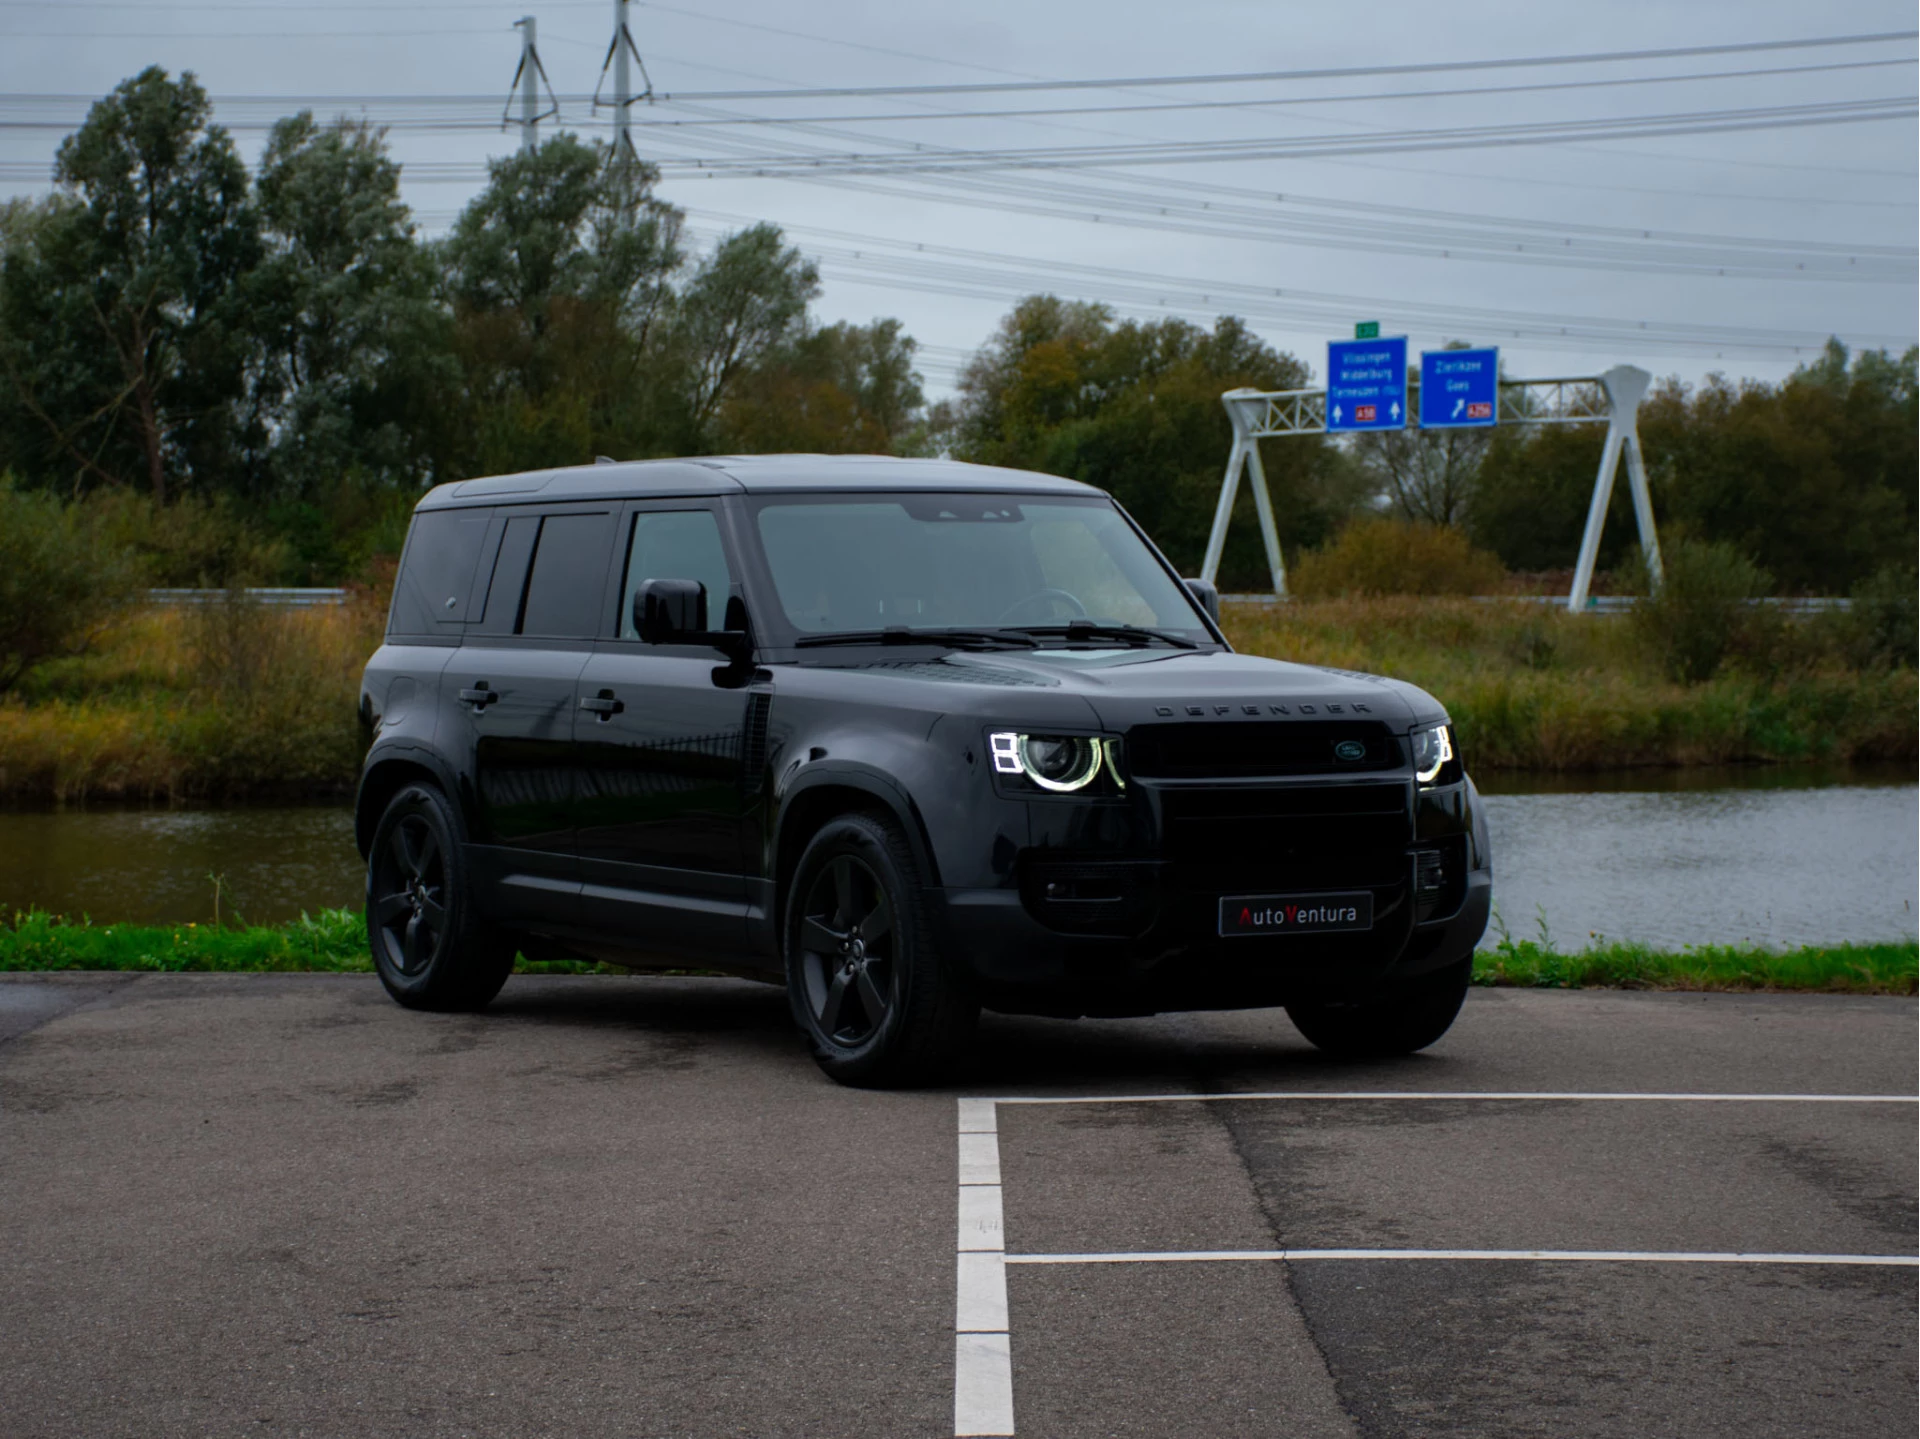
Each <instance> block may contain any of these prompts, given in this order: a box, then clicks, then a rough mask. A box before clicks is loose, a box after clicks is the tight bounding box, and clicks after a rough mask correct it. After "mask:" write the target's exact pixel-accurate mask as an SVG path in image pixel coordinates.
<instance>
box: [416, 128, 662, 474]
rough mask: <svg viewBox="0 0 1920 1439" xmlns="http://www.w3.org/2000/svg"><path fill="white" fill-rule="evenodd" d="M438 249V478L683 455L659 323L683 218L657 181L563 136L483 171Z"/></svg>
mask: <svg viewBox="0 0 1920 1439" xmlns="http://www.w3.org/2000/svg"><path fill="white" fill-rule="evenodd" d="M488 171H489V179H488V183H487V188H486V189H485V190H484V191H482V192H481V194H479V195H478V196H476V197H475V198H474V200H473V201H472V202H471V203H470V204H469V205H468V206H467V208H466V210H465V211H463V212H462V214H461V216H460V219H459V221H458V222H457V223H456V224H455V226H454V230H453V233H452V234H451V235H450V236H449V237H448V238H447V240H446V241H445V242H444V243H443V244H442V245H441V246H440V247H439V249H438V253H437V258H438V259H439V260H440V262H441V264H442V265H443V267H444V268H445V270H446V273H447V281H446V290H447V294H448V297H449V299H450V300H451V303H452V309H453V316H454V339H453V344H454V354H455V362H456V364H457V365H458V367H459V371H460V374H461V377H462V378H461V382H460V385H459V387H458V388H459V397H458V403H456V404H453V405H449V406H447V407H446V409H445V411H444V412H445V413H446V414H447V416H448V418H449V424H448V425H447V427H446V429H445V430H444V431H443V432H442V444H441V455H442V460H441V465H442V467H443V468H444V469H446V470H447V471H448V472H449V473H487V472H490V471H500V470H513V469H523V468H531V467H535V466H539V465H551V464H577V463H581V462H583V461H585V460H588V459H590V458H592V456H593V455H594V454H596V453H608V454H622V455H635V454H639V455H644V454H649V453H660V452H661V451H663V450H672V449H675V448H679V446H677V445H675V444H674V443H673V440H674V439H677V438H679V437H680V436H682V435H684V433H685V431H686V428H687V426H686V424H685V421H684V412H685V401H684V397H683V392H684V386H682V385H677V384H674V383H671V382H667V383H663V381H667V379H668V377H667V374H666V371H667V370H668V368H669V366H668V364H667V362H666V361H665V359H664V358H663V355H662V348H663V344H662V340H661V337H660V333H659V332H660V330H661V329H662V324H661V322H662V320H663V319H664V318H665V317H666V316H667V315H668V314H669V313H670V312H671V311H672V309H673V306H674V292H673V289H672V285H671V280H672V277H673V274H674V272H675V271H676V270H677V269H678V267H679V265H680V263H681V254H680V250H679V234H680V213H679V211H677V210H675V209H674V208H673V207H672V206H670V205H667V204H665V203H663V202H661V201H659V200H657V199H655V198H654V197H653V195H652V186H653V183H654V181H655V179H656V177H657V171H655V170H654V169H653V168H652V167H650V166H646V165H641V164H637V163H634V162H632V161H630V160H629V161H626V162H624V163H621V164H614V163H611V157H610V156H609V154H608V152H607V147H605V146H604V145H601V144H598V143H595V144H592V145H589V144H586V143H585V142H583V141H581V140H579V139H578V138H577V137H575V136H573V135H569V134H560V135H556V136H555V137H554V138H553V139H551V140H549V141H547V142H546V143H545V144H543V145H540V146H539V147H537V148H536V149H533V150H530V151H524V152H521V153H518V154H515V155H513V156H510V157H508V158H506V159H502V160H495V161H492V162H490V164H489V166H488Z"/></svg>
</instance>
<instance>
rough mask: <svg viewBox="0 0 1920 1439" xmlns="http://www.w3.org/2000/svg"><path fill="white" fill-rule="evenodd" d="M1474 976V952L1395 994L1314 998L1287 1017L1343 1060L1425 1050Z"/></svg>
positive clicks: (1442, 1031)
mask: <svg viewBox="0 0 1920 1439" xmlns="http://www.w3.org/2000/svg"><path fill="white" fill-rule="evenodd" d="M1472 978H1473V956H1472V955H1468V956H1467V957H1466V958H1465V959H1463V960H1461V961H1459V963H1457V964H1452V965H1449V966H1448V967H1447V968H1445V969H1443V970H1440V971H1439V972H1438V973H1436V974H1433V975H1430V976H1427V977H1425V978H1424V979H1422V980H1421V981H1420V984H1419V987H1418V988H1417V989H1414V990H1411V991H1409V992H1406V993H1403V994H1400V995H1396V996H1395V997H1394V998H1392V999H1385V1000H1373V1001H1361V1002H1357V1003H1351V1004H1341V1003H1332V1002H1328V1001H1324V1000H1309V1001H1303V1002H1301V1003H1297V1004H1290V1005H1288V1006H1287V1018H1288V1019H1291V1020H1292V1021H1293V1026H1294V1028H1295V1029H1297V1030H1299V1031H1300V1032H1301V1033H1302V1034H1304V1035H1305V1036H1306V1037H1307V1038H1308V1039H1309V1040H1310V1041H1312V1043H1313V1046H1314V1047H1315V1048H1316V1049H1320V1050H1324V1051H1325V1052H1326V1053H1328V1054H1332V1055H1337V1056H1339V1057H1340V1058H1342V1059H1380V1058H1385V1057H1387V1056H1389V1055H1395V1054H1412V1053H1413V1052H1414V1051H1415V1050H1420V1049H1425V1048H1426V1047H1427V1046H1428V1045H1429V1044H1432V1043H1433V1042H1434V1041H1435V1040H1437V1039H1439V1038H1440V1036H1441V1035H1443V1034H1445V1033H1446V1032H1447V1030H1448V1029H1450V1028H1451V1027H1452V1026H1453V1021H1454V1017H1455V1016H1456V1015H1458V1014H1459V1013H1460V1006H1461V1004H1463V1003H1464V1002H1465V1001H1466V997H1467V986H1468V984H1469V983H1470V982H1471V980H1472Z"/></svg>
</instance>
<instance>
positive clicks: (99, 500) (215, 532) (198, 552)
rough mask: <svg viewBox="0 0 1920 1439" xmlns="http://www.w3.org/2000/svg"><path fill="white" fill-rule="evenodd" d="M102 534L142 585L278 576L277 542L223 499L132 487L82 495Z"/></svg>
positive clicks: (268, 580) (266, 581) (282, 563)
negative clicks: (133, 563)
mask: <svg viewBox="0 0 1920 1439" xmlns="http://www.w3.org/2000/svg"><path fill="white" fill-rule="evenodd" d="M86 508H87V509H88V510H89V511H90V512H92V514H93V516H94V517H95V523H96V525H97V527H98V529H99V531H100V533H101V534H102V535H104V536H105V537H106V538H107V539H108V540H110V541H111V542H112V543H114V544H116V545H118V546H120V547H121V548H123V549H125V550H128V551H130V552H131V553H132V554H133V555H134V556H135V557H137V558H138V560H139V562H140V568H141V571H142V574H143V575H144V577H145V581H146V583H147V584H149V585H158V586H161V587H163V588H182V589H202V588H205V589H218V588H222V587H224V586H227V585H272V584H280V583H283V582H284V580H283V576H284V574H285V572H286V570H287V568H288V560H287V546H286V544H285V542H284V541H281V540H277V539H274V538H272V537H270V536H268V535H265V534H262V533H261V532H260V530H259V529H258V528H257V527H256V526H255V525H254V524H253V523H252V522H250V521H249V520H247V519H246V518H245V517H244V516H242V515H241V514H240V512H239V509H238V507H237V506H236V505H234V503H233V502H232V501H230V500H227V499H224V498H222V499H215V500H201V499H195V498H193V497H191V496H188V497H185V498H182V499H178V500H175V501H174V502H173V503H172V504H165V505H163V504H159V503H156V502H155V501H154V500H153V499H152V498H151V497H150V496H147V495H141V494H136V493H134V492H133V491H131V490H114V491H109V492H107V493H104V494H98V495H95V496H93V497H92V498H91V499H89V500H87V502H86Z"/></svg>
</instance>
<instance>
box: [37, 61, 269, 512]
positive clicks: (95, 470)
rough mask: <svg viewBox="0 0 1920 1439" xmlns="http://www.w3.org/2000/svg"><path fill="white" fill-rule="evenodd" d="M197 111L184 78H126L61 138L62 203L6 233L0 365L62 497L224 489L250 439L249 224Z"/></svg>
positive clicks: (217, 135)
mask: <svg viewBox="0 0 1920 1439" xmlns="http://www.w3.org/2000/svg"><path fill="white" fill-rule="evenodd" d="M211 114H212V105H211V103H210V102H209V100H208V99H207V94H206V91H204V90H203V89H201V87H200V85H199V84H198V82H197V81H195V79H194V78H193V76H192V75H191V74H186V75H182V76H181V78H180V79H179V80H178V81H174V80H172V79H170V78H169V77H168V75H167V73H166V71H164V70H162V69H159V68H158V67H151V68H149V69H147V70H144V71H142V72H141V73H140V74H139V75H137V76H135V77H134V78H133V79H131V80H128V81H125V82H124V83H122V84H121V85H119V86H118V87H116V88H115V89H114V91H113V92H112V93H111V94H109V95H108V96H107V97H106V98H105V99H103V100H101V101H99V102H97V103H96V104H95V105H94V106H93V108H92V109H91V110H90V111H89V112H88V115H87V119H86V122H85V123H84V124H83V125H82V126H81V127H80V129H79V130H78V131H76V132H75V133H74V134H72V135H70V136H68V137H67V139H66V140H65V141H64V142H62V144H61V146H60V149H59V153H58V157H57V159H56V162H55V177H56V179H57V180H58V182H59V184H60V186H61V190H62V193H61V195H60V196H59V197H58V199H56V200H55V201H54V202H52V203H50V204H48V205H46V206H45V207H43V208H42V210H41V211H40V213H39V214H38V215H37V216H35V217H34V219H33V221H32V222H31V223H29V224H27V225H25V226H24V227H20V228H22V229H23V230H24V235H23V236H22V235H13V236H12V238H11V239H10V243H9V246H8V253H7V257H6V262H5V268H4V272H3V273H0V335H3V336H4V345H5V352H4V356H0V358H3V359H4V362H5V370H6V377H7V380H8V383H9V385H10V387H11V389H12V390H13V392H14V397H15V399H16V401H17V402H18V403H19V405H20V406H21V408H22V409H23V410H24V411H25V412H26V413H27V414H28V415H29V416H30V417H31V418H32V419H33V420H34V421H36V422H37V423H38V426H39V428H40V431H41V441H42V445H41V449H42V454H41V459H42V460H43V461H45V462H47V463H48V465H49V467H51V466H52V465H59V466H61V467H63V468H67V469H69V470H70V472H71V473H72V474H73V475H74V480H75V485H76V487H79V486H81V485H84V484H86V483H88V482H95V483H108V484H124V483H129V482H132V481H133V480H134V479H135V477H136V476H137V477H139V479H140V480H141V481H142V482H143V483H144V484H145V485H146V486H147V487H148V488H149V489H150V490H151V492H152V493H153V495H154V496H155V497H156V498H158V499H164V498H165V497H166V496H167V494H168V493H169V491H170V489H171V488H172V487H173V486H174V484H175V483H176V482H177V481H180V480H193V481H199V482H201V483H204V484H208V485H221V484H229V483H232V481H233V479H234V478H235V475H236V472H237V471H238V470H239V469H240V468H241V467H242V466H244V465H245V464H247V463H248V462H249V461H250V458H251V457H252V456H253V455H254V454H255V453H256V452H257V450H258V448H259V446H260V443H261V441H262V439H263V435H262V433H261V431H260V429H259V427H258V426H249V425H248V424H247V423H246V417H245V415H244V411H243V400H244V397H245V395H246V392H247V365H248V359H249V351H250V347H251V337H250V327H249V324H248V317H247V315H246V313H245V307H244V303H243V301H242V299H241V293H242V282H243V280H244V279H245V277H246V276H247V275H248V274H249V272H250V271H251V270H252V269H253V267H254V266H255V265H256V264H257V263H258V260H259V257H260V239H259V233H258V226H257V223H256V218H255V216H254V213H253V210H252V208H251V205H250V204H249V200H248V193H247V191H248V186H247V176H246V170H245V167H244V166H243V165H242V164H241V161H240V157H239V155H238V154H237V153H236V152H235V150H234V147H233V144H232V141H231V140H230V139H229V138H228V136H227V134H226V132H225V131H224V130H222V129H220V128H219V127H218V126H215V125H212V124H211V123H210V117H211ZM9 229H10V234H11V233H12V231H13V230H14V229H15V227H14V226H10V227H9Z"/></svg>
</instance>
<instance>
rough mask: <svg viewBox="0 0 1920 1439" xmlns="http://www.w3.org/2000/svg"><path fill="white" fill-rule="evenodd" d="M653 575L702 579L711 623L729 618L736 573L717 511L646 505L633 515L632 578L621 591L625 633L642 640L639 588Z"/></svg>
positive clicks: (629, 556) (629, 546)
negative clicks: (636, 614) (636, 613)
mask: <svg viewBox="0 0 1920 1439" xmlns="http://www.w3.org/2000/svg"><path fill="white" fill-rule="evenodd" d="M648 580H698V581H700V583H701V584H703V585H705V586H706V587H707V626H708V628H710V629H716V630H717V629H719V628H720V627H721V626H722V624H724V622H725V617H726V613H727V595H728V594H729V593H730V592H731V590H732V588H733V574H732V572H731V571H730V570H728V568H727V555H726V551H725V549H723V548H722V546H721V544H720V524H719V521H717V520H716V519H715V518H714V516H713V512H712V511H711V510H643V511H641V512H640V513H639V514H637V515H635V516H634V517H633V534H632V536H631V537H630V538H629V540H628V543H627V577H626V582H625V584H623V585H622V586H621V590H620V637H621V638H622V639H629V640H630V639H637V638H638V637H639V631H638V630H636V629H635V628H634V624H633V596H634V592H635V591H636V590H638V589H639V588H640V586H641V585H642V584H644V583H646V581H648Z"/></svg>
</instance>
